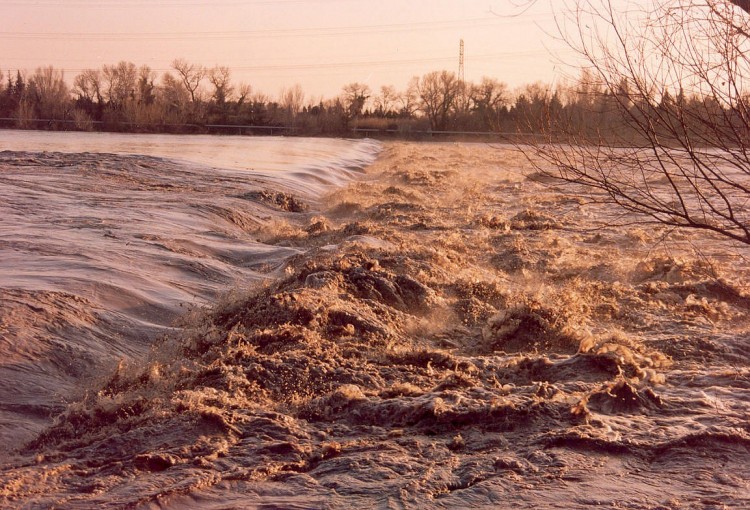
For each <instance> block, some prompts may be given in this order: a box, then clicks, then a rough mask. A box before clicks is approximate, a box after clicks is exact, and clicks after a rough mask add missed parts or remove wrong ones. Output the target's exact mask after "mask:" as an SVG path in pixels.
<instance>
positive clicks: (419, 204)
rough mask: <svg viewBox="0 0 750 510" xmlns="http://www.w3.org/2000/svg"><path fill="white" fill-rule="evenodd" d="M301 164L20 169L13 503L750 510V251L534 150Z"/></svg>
mask: <svg viewBox="0 0 750 510" xmlns="http://www.w3.org/2000/svg"><path fill="white" fill-rule="evenodd" d="M14 136H16V135H14ZM18 136H20V135H18ZM43 136H53V135H50V134H44V135H43ZM138 139H139V138H138V137H135V138H133V139H132V140H138ZM167 139H168V140H178V139H179V138H169V137H167ZM193 140H194V139H192V138H190V139H189V141H190V142H191V143H192V141H193ZM213 140H217V141H216V143H220V142H221V143H223V142H224V139H214V138H208V139H207V141H208V142H212V141H213ZM257 142H258V143H260V144H261V145H263V144H264V143H265V142H264V141H263V140H258V141H257ZM232 143H235V142H232ZM236 143H237V144H239V145H240V146H242V145H243V144H244V140H243V139H239V140H237V141H236ZM254 143H255V141H248V144H249V145H248V147H252V146H253V144H254ZM268 143H269V144H275V143H286V141H279V140H269V141H268ZM289 143H292V144H294V143H295V142H294V141H290V142H289ZM299 143H302V144H312V146H314V150H313V151H312V152H314V154H313V155H312V160H313V163H310V164H304V163H303V164H302V165H301V166H294V168H293V169H287V170H281V171H273V172H272V171H270V170H262V169H260V168H257V167H253V168H255V171H248V170H247V169H246V168H244V167H243V166H242V165H238V166H234V164H233V163H231V164H230V163H226V164H225V165H224V166H221V167H218V168H214V167H211V166H210V165H209V166H206V165H205V161H204V162H203V163H201V164H199V163H196V162H194V161H192V162H191V161H190V160H189V158H187V157H183V156H181V158H180V159H179V160H176V159H168V158H165V157H164V154H161V155H160V156H158V157H154V156H144V155H130V154H99V153H96V154H95V153H92V152H83V153H82V152H76V153H72V154H63V153H55V152H46V153H40V152H34V151H32V150H30V149H29V148H26V149H23V150H20V149H19V151H16V152H4V153H0V195H1V196H0V199H1V201H0V208H2V214H3V216H2V218H1V219H0V222H2V223H1V224H0V225H1V226H2V230H0V236H1V237H0V253H1V254H2V257H3V258H2V260H1V261H0V282H2V285H0V287H2V290H0V292H1V293H2V295H1V297H2V301H0V338H2V344H0V347H1V348H2V358H1V359H2V360H3V364H2V366H1V367H0V370H1V371H2V373H0V411H2V417H3V420H4V421H3V422H2V426H3V429H2V434H3V438H2V439H3V444H6V445H8V446H9V448H7V452H6V460H5V461H4V462H3V463H2V466H0V487H2V490H0V506H7V507H9V508H15V507H26V508H154V509H161V508H211V509H217V510H218V509H229V508H262V509H272V508H293V509H318V508H357V507H360V508H388V509H391V508H396V509H407V508H408V509H412V508H413V509H423V508H446V509H448V508H450V509H452V508H529V509H540V508H541V509H546V508H557V509H569V508H611V509H625V508H627V509H651V510H657V509H658V510H676V509H725V508H732V509H742V508H748V507H750V422H749V421H748V416H750V347H748V346H749V345H750V314H749V313H748V312H750V270H748V264H747V261H748V258H749V257H748V253H747V248H745V247H744V246H741V245H738V244H736V243H732V242H729V241H727V240H724V239H721V238H718V237H716V236H712V235H710V234H706V233H705V232H696V231H676V230H674V229H671V228H668V227H665V226H664V225H659V224H653V223H644V221H643V219H642V218H637V217H632V216H628V215H627V214H624V213H623V212H622V210H621V209H619V208H613V207H612V206H611V205H608V204H601V203H593V202H592V201H591V198H592V197H590V196H587V195H586V194H585V193H584V192H583V190H581V189H575V188H573V189H571V188H569V187H564V186H561V185H560V184H559V183H557V182H549V181H544V180H543V179H539V176H538V175H535V174H534V172H533V168H531V167H530V166H529V163H528V160H527V159H526V158H525V157H524V156H523V155H522V154H521V153H519V151H517V150H516V149H515V148H513V147H497V146H489V145H483V144H452V143H441V144H428V143H401V142H389V143H384V144H382V145H381V144H377V143H373V142H368V141H362V142H352V141H326V140H314V141H307V140H301V141H299ZM328 144H333V146H329V145H328ZM329 149H330V154H331V156H330V157H331V158H332V159H327V158H328V156H321V152H320V151H323V152H322V154H329V152H326V151H328V150H329ZM212 150H213V149H212ZM259 150H260V151H261V152H263V151H270V149H269V148H268V147H262V148H259ZM251 153H252V152H251V151H249V152H248V154H251ZM342 154H348V155H347V156H346V157H342V156H341V155H342ZM376 155H377V158H376ZM216 158H217V160H218V159H219V157H218V156H216ZM251 159H252V158H249V160H251ZM261 159H262V158H261V157H260V156H259V157H258V158H257V160H261ZM271 159H273V158H271ZM303 159H304V158H303ZM249 160H248V161H249ZM331 161H333V162H334V163H331ZM363 166H366V168H364V169H363V170H357V168H361V167H363ZM311 168H314V170H311ZM326 168H329V169H330V170H325V169H326ZM331 174H332V175H334V177H332V176H331ZM321 183H323V184H324V185H325V186H328V187H327V188H323V187H321ZM326 183H327V184H326ZM333 184H335V185H333ZM228 289H234V290H233V291H232V292H229V293H227V294H223V293H224V292H226V291H227V290H228ZM217 296H218V297H217ZM204 303H206V304H210V306H208V307H206V308H200V307H198V306H195V305H201V304H204ZM65 404H67V405H65Z"/></svg>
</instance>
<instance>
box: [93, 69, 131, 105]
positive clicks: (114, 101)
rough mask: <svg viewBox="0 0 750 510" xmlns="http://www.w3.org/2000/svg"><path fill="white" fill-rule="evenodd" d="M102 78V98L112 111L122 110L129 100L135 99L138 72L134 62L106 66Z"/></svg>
mask: <svg viewBox="0 0 750 510" xmlns="http://www.w3.org/2000/svg"><path fill="white" fill-rule="evenodd" d="M101 76H102V85H101V87H102V96H103V98H104V100H105V101H106V102H107V103H108V104H109V106H110V107H111V108H112V109H114V110H118V109H122V108H123V107H124V106H125V103H126V102H127V101H128V100H131V99H133V98H134V97H135V91H136V84H137V81H138V70H137V68H136V67H135V64H133V63H132V62H125V61H121V62H119V63H117V64H115V65H105V66H103V67H102V74H101Z"/></svg>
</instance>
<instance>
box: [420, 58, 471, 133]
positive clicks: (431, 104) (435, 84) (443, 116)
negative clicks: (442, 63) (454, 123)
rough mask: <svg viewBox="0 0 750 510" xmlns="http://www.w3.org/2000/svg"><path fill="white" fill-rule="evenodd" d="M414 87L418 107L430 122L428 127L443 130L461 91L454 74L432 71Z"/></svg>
mask: <svg viewBox="0 0 750 510" xmlns="http://www.w3.org/2000/svg"><path fill="white" fill-rule="evenodd" d="M415 85H416V90H417V93H418V94H419V99H420V107H421V109H422V111H424V113H425V115H427V118H428V119H429V120H430V126H431V127H432V129H433V130H438V131H442V130H445V129H446V128H447V127H448V122H449V120H450V117H451V114H452V113H454V108H455V106H456V98H457V96H458V94H459V93H460V91H461V84H460V82H459V80H458V77H457V76H456V73H451V72H448V71H434V72H431V73H428V74H425V75H424V76H422V78H420V79H419V80H417V81H416V83H415Z"/></svg>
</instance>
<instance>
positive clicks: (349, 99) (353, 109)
mask: <svg viewBox="0 0 750 510" xmlns="http://www.w3.org/2000/svg"><path fill="white" fill-rule="evenodd" d="M370 94H371V91H370V87H369V86H368V85H365V84H364V83H356V82H355V83H350V84H348V85H345V86H344V104H345V105H346V109H347V112H348V114H349V117H350V118H355V117H359V116H360V115H362V112H363V110H364V108H365V105H366V104H367V100H368V99H369V98H370Z"/></svg>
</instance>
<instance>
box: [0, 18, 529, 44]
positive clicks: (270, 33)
mask: <svg viewBox="0 0 750 510" xmlns="http://www.w3.org/2000/svg"><path fill="white" fill-rule="evenodd" d="M505 23H506V22H505V21H503V20H498V18H494V17H493V18H487V17H482V18H470V19H463V20H451V21H424V22H412V23H391V24H383V25H357V26H340V27H335V26H329V27H316V28H288V29H260V30H229V31H227V30H222V31H204V32H192V31H191V32H121V33H112V32H5V31H4V32H0V39H44V40H49V39H59V38H65V39H67V40H87V41H88V40H105V41H106V40H132V39H139V40H142V39H151V40H165V39H191V40H195V39H236V38H252V37H264V38H275V37H317V36H339V35H359V34H363V33H392V32H400V31H407V30H408V31H410V32H411V31H414V30H440V29H450V28H467V27H469V28H477V27H487V26H496V27H499V26H502V25H503V24H505ZM513 24H514V25H518V22H514V23H513Z"/></svg>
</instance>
